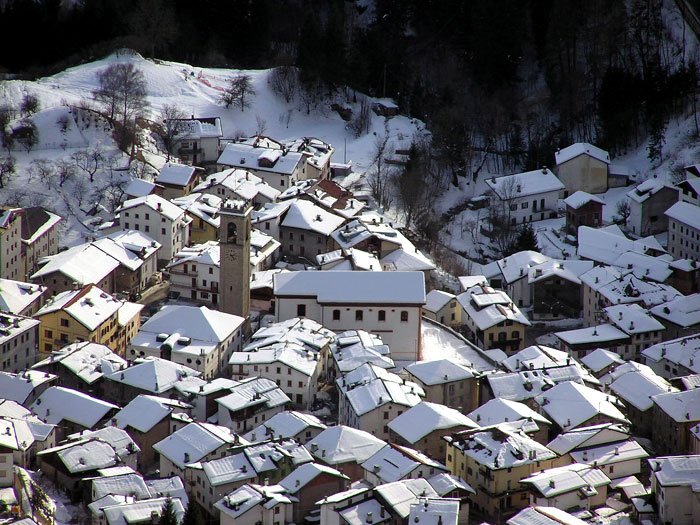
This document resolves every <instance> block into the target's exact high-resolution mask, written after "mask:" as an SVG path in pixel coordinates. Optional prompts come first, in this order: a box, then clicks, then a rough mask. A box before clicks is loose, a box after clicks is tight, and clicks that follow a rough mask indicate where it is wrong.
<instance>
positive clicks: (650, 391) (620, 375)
mask: <svg viewBox="0 0 700 525" xmlns="http://www.w3.org/2000/svg"><path fill="white" fill-rule="evenodd" d="M608 375H610V376H611V379H612V382H611V383H610V384H609V385H608V388H609V389H610V390H611V391H612V392H614V393H615V394H616V395H617V396H619V397H620V399H622V400H623V401H624V402H625V403H628V404H630V405H632V406H634V407H635V408H636V409H637V410H641V411H646V410H649V409H650V408H652V407H653V406H654V402H653V401H652V396H654V395H656V394H661V393H664V392H675V391H677V389H676V388H674V387H672V386H671V384H670V383H669V382H668V381H666V380H665V379H664V378H662V377H660V376H658V375H656V374H655V373H654V371H653V370H652V369H651V368H649V367H648V366H646V365H642V364H639V363H634V362H633V361H630V362H628V363H625V364H623V365H620V366H618V367H617V368H616V369H615V370H613V371H612V372H611V373H610V374H608Z"/></svg>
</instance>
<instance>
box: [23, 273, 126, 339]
mask: <svg viewBox="0 0 700 525" xmlns="http://www.w3.org/2000/svg"><path fill="white" fill-rule="evenodd" d="M121 306H122V302H121V301H117V300H116V299H114V298H113V297H112V296H111V295H109V294H108V293H106V292H104V291H102V290H101V289H100V288H98V287H97V286H95V285H93V284H89V285H87V286H86V287H84V288H83V289H82V290H68V291H66V292H62V293H60V294H58V295H56V296H55V297H54V298H53V299H52V300H51V301H49V302H48V303H46V304H45V305H44V306H43V307H42V308H41V309H40V310H39V311H38V312H37V313H36V317H41V316H42V315H46V314H50V313H53V312H57V311H59V310H62V311H64V312H66V313H67V314H68V315H70V316H71V317H72V318H73V319H75V320H76V321H78V322H79V323H80V324H82V325H83V326H85V328H87V329H88V330H89V331H91V332H92V331H93V330H95V329H96V328H97V327H99V326H100V325H101V324H102V323H104V322H105V321H107V320H108V319H109V318H111V317H112V316H113V315H114V314H116V313H117V310H119V308H121Z"/></svg>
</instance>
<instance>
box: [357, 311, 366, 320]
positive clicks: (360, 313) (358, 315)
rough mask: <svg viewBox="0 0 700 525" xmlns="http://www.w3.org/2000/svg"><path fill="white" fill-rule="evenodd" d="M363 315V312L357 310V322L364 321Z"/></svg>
mask: <svg viewBox="0 0 700 525" xmlns="http://www.w3.org/2000/svg"><path fill="white" fill-rule="evenodd" d="M363 315H364V314H363V312H362V310H355V321H362V316H363Z"/></svg>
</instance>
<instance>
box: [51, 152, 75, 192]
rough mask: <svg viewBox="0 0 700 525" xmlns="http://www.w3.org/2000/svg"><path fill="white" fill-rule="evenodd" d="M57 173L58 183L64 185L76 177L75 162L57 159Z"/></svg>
mask: <svg viewBox="0 0 700 525" xmlns="http://www.w3.org/2000/svg"><path fill="white" fill-rule="evenodd" d="M55 165H56V173H57V174H58V185H59V186H61V187H62V186H63V184H65V182H66V181H68V180H70V179H72V178H73V177H75V164H73V163H72V162H69V161H67V160H64V159H61V160H57V161H56V164H55Z"/></svg>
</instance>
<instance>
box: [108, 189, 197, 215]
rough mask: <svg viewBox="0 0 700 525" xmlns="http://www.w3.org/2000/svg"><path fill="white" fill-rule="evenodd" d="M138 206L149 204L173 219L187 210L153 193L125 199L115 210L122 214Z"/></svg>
mask: <svg viewBox="0 0 700 525" xmlns="http://www.w3.org/2000/svg"><path fill="white" fill-rule="evenodd" d="M137 206H147V207H148V208H150V209H152V210H153V211H155V212H157V213H159V214H160V215H162V216H163V217H165V218H166V219H170V220H171V221H175V220H177V219H178V218H180V217H181V216H182V215H184V214H185V211H184V210H183V209H182V208H180V207H178V206H175V205H174V204H173V203H172V202H170V201H169V200H166V199H164V198H163V197H160V196H159V195H153V194H150V195H146V196H144V197H137V198H135V199H129V200H128V201H124V203H123V204H122V205H121V206H120V207H119V208H117V209H116V210H115V213H117V214H121V213H124V212H125V211H127V210H130V209H131V208H135V207H137Z"/></svg>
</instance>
